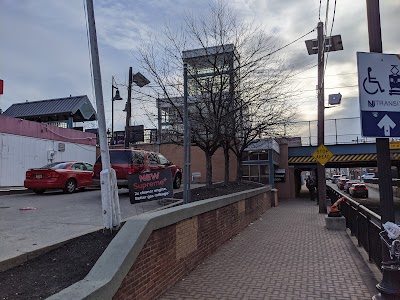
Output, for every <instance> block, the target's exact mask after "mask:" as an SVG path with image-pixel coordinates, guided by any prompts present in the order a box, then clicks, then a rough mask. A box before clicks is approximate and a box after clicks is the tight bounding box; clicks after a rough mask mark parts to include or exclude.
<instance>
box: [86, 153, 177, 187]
mask: <svg viewBox="0 0 400 300" xmlns="http://www.w3.org/2000/svg"><path fill="white" fill-rule="evenodd" d="M109 153H110V163H111V167H112V168H113V169H114V170H115V173H116V175H117V185H118V188H128V175H129V174H139V173H142V172H144V171H146V170H145V169H146V168H145V164H146V162H147V163H148V167H149V170H150V171H153V170H160V169H165V168H168V169H170V170H171V176H172V180H173V187H174V188H176V189H178V188H179V187H180V186H181V182H182V169H181V168H180V167H178V166H177V165H174V164H173V163H172V162H170V161H169V160H168V159H166V158H165V157H164V156H163V155H162V154H160V153H156V152H152V151H145V150H139V149H110V150H109ZM101 170H102V165H101V156H99V157H98V158H97V160H96V163H95V164H94V167H93V184H94V185H96V186H99V185H100V171H101Z"/></svg>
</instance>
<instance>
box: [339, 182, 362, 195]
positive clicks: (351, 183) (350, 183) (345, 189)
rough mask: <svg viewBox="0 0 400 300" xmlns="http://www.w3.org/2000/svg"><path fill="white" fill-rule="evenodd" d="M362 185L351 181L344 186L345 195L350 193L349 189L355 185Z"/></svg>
mask: <svg viewBox="0 0 400 300" xmlns="http://www.w3.org/2000/svg"><path fill="white" fill-rule="evenodd" d="M356 183H360V181H359V180H349V181H347V182H346V183H345V184H344V187H343V190H344V192H345V193H349V189H350V187H351V186H352V185H353V184H356Z"/></svg>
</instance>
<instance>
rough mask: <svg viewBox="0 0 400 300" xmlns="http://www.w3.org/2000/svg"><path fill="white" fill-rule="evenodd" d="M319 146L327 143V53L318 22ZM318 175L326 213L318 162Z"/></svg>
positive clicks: (322, 174) (322, 171) (322, 168)
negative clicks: (325, 84)
mask: <svg viewBox="0 0 400 300" xmlns="http://www.w3.org/2000/svg"><path fill="white" fill-rule="evenodd" d="M317 34H318V147H319V146H321V145H324V144H325V124H324V123H325V115H324V110H325V101H324V71H325V70H324V61H325V59H324V57H325V55H324V53H325V37H324V23H323V22H318V27H317ZM317 176H318V201H319V213H320V214H326V213H327V209H326V178H325V166H324V165H322V164H320V163H317Z"/></svg>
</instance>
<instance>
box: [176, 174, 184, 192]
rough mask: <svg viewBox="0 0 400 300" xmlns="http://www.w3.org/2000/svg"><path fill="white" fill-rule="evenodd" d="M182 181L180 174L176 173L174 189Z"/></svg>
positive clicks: (178, 186)
mask: <svg viewBox="0 0 400 300" xmlns="http://www.w3.org/2000/svg"><path fill="white" fill-rule="evenodd" d="M181 183H182V175H181V174H176V175H175V178H174V189H179V188H180V187H181Z"/></svg>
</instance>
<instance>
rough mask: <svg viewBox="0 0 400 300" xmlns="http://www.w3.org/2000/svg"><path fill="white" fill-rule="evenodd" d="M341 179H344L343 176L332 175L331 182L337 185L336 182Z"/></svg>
mask: <svg viewBox="0 0 400 300" xmlns="http://www.w3.org/2000/svg"><path fill="white" fill-rule="evenodd" d="M340 177H342V175H332V177H331V182H332V183H336V180H337V179H338V178H340Z"/></svg>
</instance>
